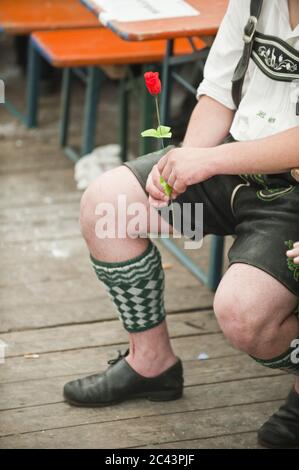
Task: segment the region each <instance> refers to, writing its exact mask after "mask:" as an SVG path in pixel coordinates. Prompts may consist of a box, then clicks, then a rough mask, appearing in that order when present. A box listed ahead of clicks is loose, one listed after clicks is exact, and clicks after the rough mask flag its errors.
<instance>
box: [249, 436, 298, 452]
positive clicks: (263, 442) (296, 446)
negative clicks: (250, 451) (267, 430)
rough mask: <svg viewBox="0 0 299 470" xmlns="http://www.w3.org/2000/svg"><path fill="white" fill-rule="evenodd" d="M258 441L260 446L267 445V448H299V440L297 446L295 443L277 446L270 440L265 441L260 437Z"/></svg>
mask: <svg viewBox="0 0 299 470" xmlns="http://www.w3.org/2000/svg"><path fill="white" fill-rule="evenodd" d="M257 442H258V444H259V445H260V446H262V447H266V448H267V449H299V442H298V443H297V444H295V446H293V445H290V446H288V445H284V446H282V445H281V446H278V445H277V446H276V445H275V444H270V443H269V442H266V441H264V440H263V439H261V438H260V437H258V438H257Z"/></svg>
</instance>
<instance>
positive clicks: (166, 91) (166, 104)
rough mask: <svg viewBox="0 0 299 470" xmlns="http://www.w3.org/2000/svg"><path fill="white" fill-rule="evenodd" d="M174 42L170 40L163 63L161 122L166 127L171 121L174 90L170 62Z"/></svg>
mask: <svg viewBox="0 0 299 470" xmlns="http://www.w3.org/2000/svg"><path fill="white" fill-rule="evenodd" d="M173 48H174V40H173V39H172V40H168V41H167V46H166V55H165V59H164V61H163V70H162V86H163V91H162V96H161V122H162V124H164V125H165V126H167V123H168V121H169V112H170V98H171V88H172V83H173V80H172V77H171V64H170V60H171V57H172V56H173Z"/></svg>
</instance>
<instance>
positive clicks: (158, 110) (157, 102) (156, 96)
mask: <svg viewBox="0 0 299 470" xmlns="http://www.w3.org/2000/svg"><path fill="white" fill-rule="evenodd" d="M155 103H156V111H157V118H158V126H159V128H160V127H161V120H160V108H159V98H158V95H155ZM161 146H162V149H164V140H163V138H162V139H161Z"/></svg>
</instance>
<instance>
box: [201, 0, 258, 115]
mask: <svg viewBox="0 0 299 470" xmlns="http://www.w3.org/2000/svg"><path fill="white" fill-rule="evenodd" d="M249 16H250V0H230V2H229V5H228V9H227V12H226V14H225V16H224V18H223V20H222V23H221V25H220V28H219V31H218V34H217V36H216V38H215V41H214V43H213V45H212V47H211V51H210V53H209V56H208V59H207V62H206V65H205V69H204V79H203V81H202V82H201V84H200V85H199V87H198V90H197V98H199V97H200V96H202V95H207V96H210V97H211V98H214V99H215V100H216V101H218V102H219V103H221V104H223V105H224V106H226V107H227V108H229V109H233V110H235V109H236V107H235V104H234V102H233V99H232V95H231V88H232V78H233V74H234V71H235V68H236V66H237V63H238V62H239V60H240V58H241V55H242V52H243V44H244V43H243V31H244V27H245V25H246V22H247V20H248V18H249Z"/></svg>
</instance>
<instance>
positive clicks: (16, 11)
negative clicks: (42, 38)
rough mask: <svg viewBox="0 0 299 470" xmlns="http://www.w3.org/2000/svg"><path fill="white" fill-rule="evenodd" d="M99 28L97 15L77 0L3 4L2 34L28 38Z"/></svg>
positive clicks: (0, 7)
mask: <svg viewBox="0 0 299 470" xmlns="http://www.w3.org/2000/svg"><path fill="white" fill-rule="evenodd" d="M87 27H90V28H91V27H97V28H98V27H99V21H98V19H97V18H96V16H95V15H93V14H92V13H91V12H90V11H88V10H87V8H86V7H84V6H83V5H81V4H80V2H79V1H78V0H1V2H0V30H1V31H3V32H4V33H7V34H13V35H20V34H24V35H27V34H28V35H29V34H31V33H32V32H33V31H42V30H51V29H61V28H63V29H66V28H87Z"/></svg>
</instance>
